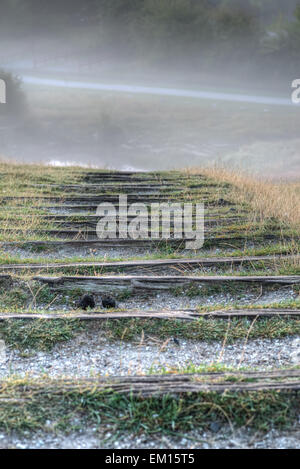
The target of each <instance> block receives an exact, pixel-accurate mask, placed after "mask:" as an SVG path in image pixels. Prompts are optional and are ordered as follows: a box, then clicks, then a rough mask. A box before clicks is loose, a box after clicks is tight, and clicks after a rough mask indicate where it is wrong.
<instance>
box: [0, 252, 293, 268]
mask: <svg viewBox="0 0 300 469" xmlns="http://www.w3.org/2000/svg"><path fill="white" fill-rule="evenodd" d="M296 260H300V255H295V256H292V255H290V256H245V257H206V258H205V257H203V258H201V257H198V258H192V259H154V260H134V261H118V262H74V263H51V262H50V263H47V264H2V265H0V271H9V270H45V269H51V270H53V269H64V268H82V267H97V268H105V269H120V268H122V269H138V268H149V269H151V270H155V269H158V270H159V269H160V268H165V267H170V268H177V269H185V268H194V269H201V268H203V267H218V266H224V265H225V266H226V265H227V266H235V265H243V264H246V265H247V264H251V263H258V262H261V263H266V264H268V265H269V264H274V265H276V264H277V263H278V262H281V261H283V262H285V261H296Z"/></svg>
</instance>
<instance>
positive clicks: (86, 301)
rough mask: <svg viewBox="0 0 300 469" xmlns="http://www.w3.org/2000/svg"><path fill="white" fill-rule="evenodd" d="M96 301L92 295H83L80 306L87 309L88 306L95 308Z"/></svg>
mask: <svg viewBox="0 0 300 469" xmlns="http://www.w3.org/2000/svg"><path fill="white" fill-rule="evenodd" d="M95 306H96V303H95V300H94V297H93V296H92V295H83V297H82V298H81V300H80V302H79V304H78V307H79V308H81V309H83V310H84V311H86V310H87V309H88V308H91V309H93V308H95Z"/></svg>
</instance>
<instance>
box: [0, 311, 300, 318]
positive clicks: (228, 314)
mask: <svg viewBox="0 0 300 469" xmlns="http://www.w3.org/2000/svg"><path fill="white" fill-rule="evenodd" d="M274 317H279V318H289V319H293V318H294V319H298V318H300V310H299V309H298V310H294V309H240V310H235V309H233V310H224V311H222V310H220V311H211V312H208V313H200V312H199V311H197V310H161V311H149V310H128V311H113V310H105V311H103V310H101V311H98V312H97V311H96V312H95V311H92V312H90V313H83V312H75V311H73V312H68V313H65V312H64V313H61V312H59V313H54V312H53V313H1V312H0V320H1V321H2V320H8V319H12V320H17V319H28V320H35V319H47V320H54V319H80V320H83V321H89V320H93V321H94V320H100V321H102V320H112V319H133V318H134V319H168V320H183V321H195V320H198V319H201V318H202V319H203V318H204V319H206V320H210V319H211V320H212V319H234V318H249V319H251V318H274Z"/></svg>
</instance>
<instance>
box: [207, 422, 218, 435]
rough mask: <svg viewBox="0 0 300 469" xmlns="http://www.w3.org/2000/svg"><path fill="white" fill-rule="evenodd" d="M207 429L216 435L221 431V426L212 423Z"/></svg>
mask: <svg viewBox="0 0 300 469" xmlns="http://www.w3.org/2000/svg"><path fill="white" fill-rule="evenodd" d="M209 429H210V431H211V432H213V433H218V431H220V430H221V424H220V423H219V422H212V423H211V424H210V426H209Z"/></svg>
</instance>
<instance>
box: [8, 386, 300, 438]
mask: <svg viewBox="0 0 300 469" xmlns="http://www.w3.org/2000/svg"><path fill="white" fill-rule="evenodd" d="M0 399H1V408H0V428H1V429H2V430H5V431H6V432H11V431H18V432H22V431H37V430H40V429H47V431H50V429H49V425H48V426H46V423H47V422H49V421H50V422H51V429H52V431H56V430H62V431H64V432H66V433H68V432H72V431H73V430H79V429H84V428H87V427H88V426H90V425H91V424H93V425H107V424H109V425H112V426H113V430H114V433H115V434H116V435H118V434H119V433H124V432H130V433H133V434H139V433H146V434H149V435H151V434H155V433H157V434H164V435H171V434H173V435H175V434H178V432H188V431H191V430H194V429H199V428H204V429H205V428H208V427H209V424H210V423H211V422H215V421H218V422H220V423H221V424H228V423H230V424H232V425H235V426H237V427H242V426H243V427H244V426H247V427H252V428H254V429H258V430H261V431H268V430H269V429H270V428H271V427H277V428H287V427H289V425H291V424H292V422H293V421H294V420H295V418H296V415H297V412H299V397H298V396H296V395H295V394H294V393H292V392H290V393H288V392H285V393H283V392H281V393H280V392H275V391H264V392H247V393H233V392H227V393H224V394H216V393H211V392H201V393H197V394H191V395H188V394H186V395H183V394H182V395H178V396H171V395H165V396H163V397H149V398H144V399H143V398H141V397H134V396H132V395H122V394H117V393H111V392H103V391H99V390H97V389H95V388H94V387H93V384H92V383H88V382H86V383H84V382H83V384H82V386H81V388H80V389H79V388H78V387H75V386H74V387H73V388H72V385H71V386H70V387H68V388H66V387H65V386H64V384H63V383H61V382H59V381H50V380H49V379H47V378H44V379H41V380H39V381H36V380H29V379H28V378H22V379H18V378H15V379H14V378H11V379H9V380H6V381H3V382H0ZM75 418H76V423H74V420H75Z"/></svg>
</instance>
